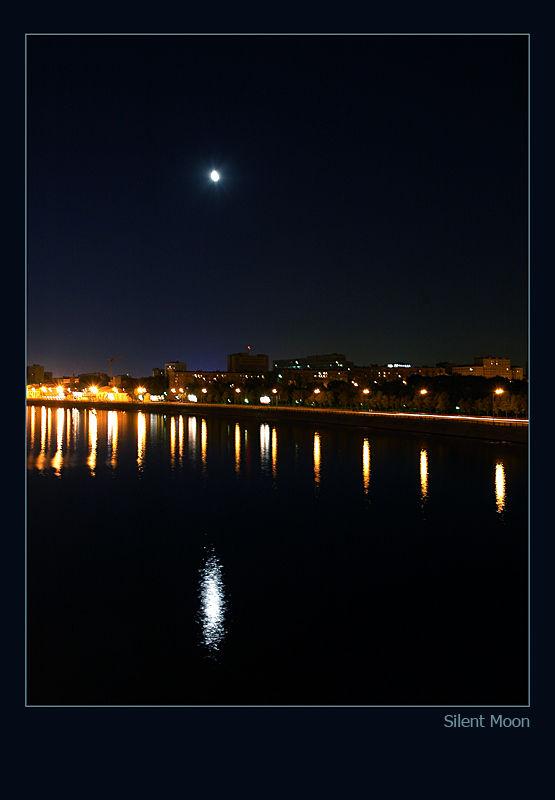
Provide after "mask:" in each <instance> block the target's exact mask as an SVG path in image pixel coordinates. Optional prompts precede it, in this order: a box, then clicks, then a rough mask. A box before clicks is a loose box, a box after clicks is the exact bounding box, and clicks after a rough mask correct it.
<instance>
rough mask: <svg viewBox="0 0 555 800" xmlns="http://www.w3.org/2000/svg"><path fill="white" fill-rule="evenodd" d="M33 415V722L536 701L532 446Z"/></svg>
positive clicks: (55, 412) (197, 418) (222, 423)
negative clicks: (139, 709) (97, 711)
mask: <svg viewBox="0 0 555 800" xmlns="http://www.w3.org/2000/svg"><path fill="white" fill-rule="evenodd" d="M188 413H191V411H190V409H188V410H187V411H186V410H184V411H183V414H181V415H175V416H170V415H167V416H164V415H163V414H156V413H150V411H149V410H146V411H145V412H144V413H142V412H137V411H135V410H130V411H125V412H124V411H100V410H99V411H97V412H96V413H94V412H93V411H90V410H88V409H63V408H59V409H58V408H45V407H40V406H37V407H29V408H28V409H27V415H28V471H27V506H28V512H27V703H28V704H29V705H448V706H453V705H469V706H476V705H492V706H499V705H519V704H526V703H527V702H528V675H527V664H528V632H527V619H528V609H527V603H528V585H527V579H528V563H527V562H528V476H527V462H528V454H527V448H526V447H525V446H522V445H507V444H499V443H491V442H486V441H474V440H466V439H459V438H449V437H424V436H420V435H409V434H407V435H400V434H394V433H384V432H373V431H372V430H369V429H363V428H360V429H358V428H342V427H333V426H324V425H320V426H319V425H313V424H308V423H302V424H298V425H296V424H291V423H274V422H271V423H268V424H266V423H264V421H263V420H258V421H255V420H254V419H251V420H248V421H247V420H243V419H241V420H240V421H239V422H237V421H236V420H235V419H233V418H229V419H221V418H211V417H209V416H206V417H203V416H202V414H198V415H193V416H189V415H188Z"/></svg>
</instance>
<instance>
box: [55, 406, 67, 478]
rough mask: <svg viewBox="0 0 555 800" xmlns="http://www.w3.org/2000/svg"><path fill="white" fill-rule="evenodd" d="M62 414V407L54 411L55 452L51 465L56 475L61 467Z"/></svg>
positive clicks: (59, 472) (63, 413) (63, 412)
mask: <svg viewBox="0 0 555 800" xmlns="http://www.w3.org/2000/svg"><path fill="white" fill-rule="evenodd" d="M64 416H65V411H64V409H63V408H59V409H58V410H57V411H56V452H55V454H54V458H53V459H52V467H53V469H54V472H55V473H56V475H58V477H59V476H60V474H61V469H62V447H63V442H64V422H65V420H64Z"/></svg>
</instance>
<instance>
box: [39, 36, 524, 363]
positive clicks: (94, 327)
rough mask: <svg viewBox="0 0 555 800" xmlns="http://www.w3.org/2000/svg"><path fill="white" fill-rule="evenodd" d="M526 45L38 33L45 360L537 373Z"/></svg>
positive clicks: (513, 39)
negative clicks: (531, 305)
mask: <svg viewBox="0 0 555 800" xmlns="http://www.w3.org/2000/svg"><path fill="white" fill-rule="evenodd" d="M528 46H529V39H528V37H527V36H526V35H489V34H488V35H462V34H455V35H443V34H442V35H417V34H409V35H399V36H397V35H358V34H357V35H344V34H340V35H314V36H311V35H291V34H287V35H273V34H272V35H158V34H155V35H107V34H101V35H73V34H72V35H29V36H27V38H26V47H27V53H26V56H27V86H26V99H27V141H26V146H27V200H26V208H27V268H26V285H27V364H34V363H37V364H42V365H43V366H44V367H45V369H46V370H47V371H51V372H53V374H54V376H61V375H71V374H72V373H74V374H80V373H84V372H92V371H101V372H106V373H109V371H110V364H109V361H108V359H109V358H110V357H116V356H121V357H122V358H120V359H118V360H117V361H114V374H119V373H122V372H123V373H129V374H130V375H133V376H135V377H140V376H148V375H150V374H151V371H152V368H153V367H163V366H164V363H165V362H168V361H175V360H180V361H185V362H186V363H187V366H188V368H189V369H193V370H194V369H199V370H200V369H204V370H216V369H223V370H225V369H226V368H227V355H228V354H229V353H235V352H241V351H246V350H247V347H249V346H250V348H251V352H252V353H253V354H257V353H265V354H268V355H269V357H270V362H271V361H272V359H279V358H295V357H303V356H306V355H312V354H317V353H330V352H339V353H344V354H346V356H347V358H348V359H349V360H351V361H354V362H355V363H356V364H357V365H368V364H372V363H374V364H387V363H390V362H394V363H408V364H413V365H424V364H427V365H435V364H436V363H437V362H439V361H453V362H455V363H459V364H460V363H473V360H474V357H475V356H486V355H493V356H503V357H508V358H510V359H511V361H512V363H513V364H518V365H521V366H524V365H525V364H526V361H527V359H528V356H527V348H528ZM212 169H217V170H218V171H219V173H220V176H221V177H220V181H219V182H217V183H214V182H213V181H211V179H210V172H211V170H212Z"/></svg>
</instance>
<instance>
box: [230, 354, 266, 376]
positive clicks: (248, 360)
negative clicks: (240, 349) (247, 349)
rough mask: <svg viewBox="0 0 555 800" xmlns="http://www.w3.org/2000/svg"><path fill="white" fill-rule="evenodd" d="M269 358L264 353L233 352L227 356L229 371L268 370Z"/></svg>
mask: <svg viewBox="0 0 555 800" xmlns="http://www.w3.org/2000/svg"><path fill="white" fill-rule="evenodd" d="M268 369H269V358H268V356H266V355H263V354H262V353H258V355H256V356H254V355H251V354H250V353H232V354H231V355H229V356H228V357H227V371H228V372H243V373H247V374H252V375H254V374H255V373H261V372H268Z"/></svg>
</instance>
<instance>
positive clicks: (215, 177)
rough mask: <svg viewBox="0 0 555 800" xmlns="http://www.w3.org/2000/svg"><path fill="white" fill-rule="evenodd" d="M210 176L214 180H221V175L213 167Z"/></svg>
mask: <svg viewBox="0 0 555 800" xmlns="http://www.w3.org/2000/svg"><path fill="white" fill-rule="evenodd" d="M210 177H211V178H212V180H213V181H219V180H220V176H219V174H218V173H217V172H216V170H215V169H213V170H212V172H211V173H210Z"/></svg>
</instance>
